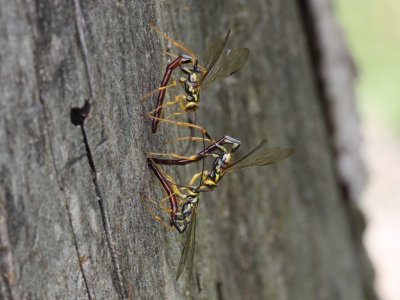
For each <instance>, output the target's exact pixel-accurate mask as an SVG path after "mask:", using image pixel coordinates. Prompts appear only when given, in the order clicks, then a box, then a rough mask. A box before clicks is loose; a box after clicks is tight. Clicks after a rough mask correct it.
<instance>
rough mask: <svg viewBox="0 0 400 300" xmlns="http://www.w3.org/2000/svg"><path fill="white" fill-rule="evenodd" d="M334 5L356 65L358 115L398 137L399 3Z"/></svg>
mask: <svg viewBox="0 0 400 300" xmlns="http://www.w3.org/2000/svg"><path fill="white" fill-rule="evenodd" d="M334 4H335V8H336V12H337V15H338V18H339V21H340V23H341V24H342V26H343V27H344V31H345V34H346V37H347V42H348V44H349V46H350V49H351V52H352V54H353V57H354V59H355V62H356V64H357V71H358V85H357V98H358V106H359V109H360V111H361V114H362V116H363V117H365V118H374V119H377V120H379V122H380V123H382V125H386V126H388V127H389V128H390V129H392V130H393V131H394V132H395V133H396V135H397V136H400V101H399V99H400V22H399V20H400V0H336V1H335V2H334Z"/></svg>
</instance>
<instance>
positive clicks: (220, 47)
mask: <svg viewBox="0 0 400 300" xmlns="http://www.w3.org/2000/svg"><path fill="white" fill-rule="evenodd" d="M230 33H231V31H230V30H228V32H227V33H226V35H225V38H224V39H216V40H215V41H213V42H212V43H211V46H210V48H209V49H208V51H207V55H206V58H205V60H204V61H205V70H204V72H203V73H202V75H201V77H200V80H199V83H198V85H201V84H202V82H203V81H204V80H205V79H206V78H207V76H208V75H209V74H210V72H211V71H212V70H213V69H214V66H215V65H216V63H217V61H218V60H219V57H220V56H221V54H222V52H223V51H224V48H225V46H226V43H227V42H228V38H229V35H230Z"/></svg>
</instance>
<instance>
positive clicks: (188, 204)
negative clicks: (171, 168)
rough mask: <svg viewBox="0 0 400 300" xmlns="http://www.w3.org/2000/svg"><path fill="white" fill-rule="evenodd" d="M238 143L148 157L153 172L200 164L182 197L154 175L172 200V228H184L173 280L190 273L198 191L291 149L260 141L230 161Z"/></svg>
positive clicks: (171, 182)
mask: <svg viewBox="0 0 400 300" xmlns="http://www.w3.org/2000/svg"><path fill="white" fill-rule="evenodd" d="M203 142H204V139H203ZM226 144H227V145H231V147H230V149H229V150H228V148H227V147H225V146H224V145H226ZM240 144H241V143H240V141H239V140H237V139H234V138H232V137H229V136H224V137H222V138H220V139H219V140H217V141H215V142H212V143H211V144H210V145H209V146H207V147H205V148H204V149H203V150H202V151H200V152H198V153H196V154H194V155H192V156H190V157H182V156H179V155H174V154H170V155H171V156H174V157H175V158H172V159H168V158H158V157H149V158H148V162H149V165H150V168H151V169H152V170H153V171H154V169H156V168H157V167H156V165H186V164H191V163H194V162H197V161H200V160H202V161H203V169H202V171H201V172H199V173H196V174H195V175H193V177H192V179H191V180H190V183H189V186H187V187H183V189H185V190H186V191H187V193H186V194H183V193H182V192H181V191H180V190H179V189H178V188H177V186H178V185H177V184H176V182H175V181H174V180H173V179H172V178H170V177H168V178H167V177H165V176H163V175H162V174H161V172H158V174H161V176H160V175H158V174H157V173H156V175H157V177H158V179H159V180H160V182H161V183H162V185H163V187H164V190H165V191H166V192H167V194H168V196H169V198H170V199H173V201H172V202H174V203H171V208H172V210H173V211H174V214H171V224H172V225H174V226H175V227H176V229H177V230H178V231H179V232H180V233H182V232H184V231H185V229H186V228H188V233H187V236H186V240H185V245H184V248H183V251H182V256H181V259H180V262H179V266H178V272H177V277H176V278H177V279H178V278H179V276H180V275H181V274H182V272H183V270H184V269H185V267H186V266H188V268H189V274H191V269H192V265H193V256H194V249H195V230H196V214H197V208H198V202H199V194H200V193H201V192H208V191H212V190H214V189H215V187H216V186H217V184H218V182H219V181H220V180H221V179H222V177H223V176H224V175H225V174H226V173H230V172H234V171H238V170H241V169H245V168H248V167H254V166H264V165H269V164H273V163H276V162H279V161H281V160H283V159H285V158H287V157H288V156H290V155H291V154H292V153H293V149H291V148H279V147H275V148H269V147H268V145H267V140H266V139H264V140H263V141H262V142H261V143H260V144H258V145H257V146H256V147H255V148H253V149H252V150H251V151H249V152H248V153H247V154H245V155H244V156H242V157H241V158H239V159H238V160H235V161H232V160H233V157H232V154H233V152H235V151H236V150H237V149H238V148H239V146H240ZM152 155H153V156H154V155H157V154H156V153H153V154H152ZM164 155H165V154H164ZM166 155H169V154H166ZM207 157H213V158H215V160H214V162H213V164H212V168H211V169H210V170H209V171H206V170H204V160H205V159H206V158H207ZM198 178H200V183H199V185H198V186H197V187H193V183H194V182H195V181H196V180H197V179H198ZM177 197H178V198H179V199H182V200H183V202H181V205H178V202H177V200H176V198H177ZM170 201H171V200H170Z"/></svg>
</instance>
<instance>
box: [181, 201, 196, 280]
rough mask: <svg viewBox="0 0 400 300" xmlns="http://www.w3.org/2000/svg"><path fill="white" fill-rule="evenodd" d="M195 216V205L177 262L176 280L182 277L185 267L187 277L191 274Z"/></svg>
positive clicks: (194, 243)
mask: <svg viewBox="0 0 400 300" xmlns="http://www.w3.org/2000/svg"><path fill="white" fill-rule="evenodd" d="M196 216H197V204H196V206H195V207H194V209H193V212H192V219H191V221H190V224H189V228H188V232H187V233H186V240H185V246H184V247H183V250H182V256H181V259H180V261H179V266H178V271H177V273H176V280H178V278H179V277H180V276H181V275H182V273H183V270H184V269H185V267H186V266H187V267H188V272H189V276H190V275H191V274H192V268H193V258H194V250H195V247H196Z"/></svg>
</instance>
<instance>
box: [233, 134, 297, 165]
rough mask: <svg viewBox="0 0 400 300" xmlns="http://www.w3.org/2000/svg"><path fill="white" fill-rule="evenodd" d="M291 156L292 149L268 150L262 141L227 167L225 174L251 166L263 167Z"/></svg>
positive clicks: (277, 148) (264, 141)
mask: <svg viewBox="0 0 400 300" xmlns="http://www.w3.org/2000/svg"><path fill="white" fill-rule="evenodd" d="M292 154H293V149H292V148H279V147H275V148H268V146H267V140H263V141H262V142H261V143H260V144H258V146H256V147H255V148H254V149H253V150H251V151H250V152H249V153H247V154H246V155H245V156H243V157H242V158H240V159H238V160H237V161H235V162H233V163H232V164H231V165H229V166H228V167H227V168H226V172H233V171H238V170H241V169H244V168H248V167H253V166H265V165H269V164H273V163H276V162H278V161H281V160H283V159H285V158H286V157H288V156H290V155H292Z"/></svg>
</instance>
